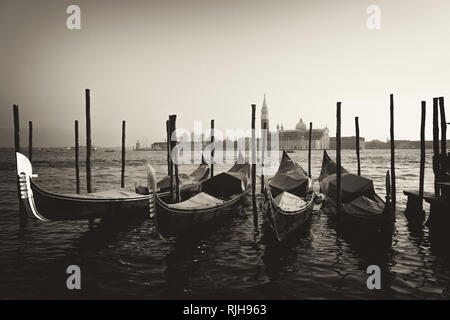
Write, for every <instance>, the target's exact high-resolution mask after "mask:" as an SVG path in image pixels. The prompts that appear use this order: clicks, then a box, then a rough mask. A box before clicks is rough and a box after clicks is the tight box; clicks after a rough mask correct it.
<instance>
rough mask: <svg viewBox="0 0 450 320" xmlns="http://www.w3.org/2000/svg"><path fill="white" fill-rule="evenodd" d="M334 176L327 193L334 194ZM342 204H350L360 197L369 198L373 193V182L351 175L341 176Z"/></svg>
mask: <svg viewBox="0 0 450 320" xmlns="http://www.w3.org/2000/svg"><path fill="white" fill-rule="evenodd" d="M336 190H337V188H336V176H335V177H334V179H333V180H331V181H330V185H329V187H328V191H329V193H330V192H331V194H336ZM341 190H342V191H341V192H342V193H341V194H342V195H341V198H342V203H347V202H350V201H352V200H354V199H356V198H357V197H359V196H361V195H365V196H370V195H373V194H374V193H375V190H374V187H373V181H372V180H370V179H367V178H364V177H360V176H357V175H355V174H353V173H348V172H347V173H344V174H342V180H341Z"/></svg>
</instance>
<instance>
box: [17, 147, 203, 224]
mask: <svg viewBox="0 0 450 320" xmlns="http://www.w3.org/2000/svg"><path fill="white" fill-rule="evenodd" d="M16 156H17V174H18V178H19V184H20V189H21V200H20V201H21V204H22V207H23V209H24V210H25V211H26V212H27V213H28V214H30V215H33V216H35V217H36V218H38V219H39V220H42V221H67V220H85V219H98V218H100V219H103V218H113V217H117V216H121V215H129V214H141V215H147V214H149V213H150V207H151V206H152V201H151V200H150V196H149V195H141V194H137V193H135V192H131V191H126V190H124V189H118V190H109V191H106V192H99V193H91V194H85V195H79V194H57V193H53V192H49V191H46V190H44V189H42V188H40V187H39V186H38V185H37V184H35V183H34V182H33V181H32V178H33V176H34V175H33V173H32V166H31V163H30V161H29V160H28V159H27V157H25V156H24V155H22V154H20V153H17V155H16ZM197 190H198V185H190V186H187V187H185V188H183V189H181V197H182V198H187V197H189V196H190V195H192V193H195V192H196V191H197ZM160 197H161V199H164V200H166V201H169V200H170V192H163V193H160Z"/></svg>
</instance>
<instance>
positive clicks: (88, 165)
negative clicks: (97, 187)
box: [86, 89, 92, 193]
mask: <svg viewBox="0 0 450 320" xmlns="http://www.w3.org/2000/svg"><path fill="white" fill-rule="evenodd" d="M91 151H92V139H91V91H90V90H89V89H86V188H87V192H88V193H91V192H92V185H91Z"/></svg>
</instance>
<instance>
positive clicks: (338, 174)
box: [336, 102, 342, 216]
mask: <svg viewBox="0 0 450 320" xmlns="http://www.w3.org/2000/svg"><path fill="white" fill-rule="evenodd" d="M341 169H342V167H341V103H340V102H338V103H337V106H336V209H337V214H338V216H340V214H341V206H342V200H341V179H342V171H341Z"/></svg>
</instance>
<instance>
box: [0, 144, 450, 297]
mask: <svg viewBox="0 0 450 320" xmlns="http://www.w3.org/2000/svg"><path fill="white" fill-rule="evenodd" d="M111 156H113V159H111ZM114 156H116V155H115V154H114V153H112V155H111V153H103V152H96V153H94V159H93V173H94V175H93V178H94V181H93V184H94V187H95V190H101V189H108V188H111V187H117V184H118V183H117V181H120V179H119V175H120V157H119V155H118V154H117V157H116V158H117V159H116V158H114ZM165 156H166V155H165V153H164V152H134V153H129V154H127V159H129V160H127V177H126V183H127V186H128V187H129V188H133V185H134V181H137V180H141V181H142V180H144V179H143V177H145V163H146V162H147V161H150V162H151V163H152V164H155V168H156V171H157V174H159V175H163V174H164V173H165V172H166V168H165V163H166V161H165ZM292 156H293V158H294V159H295V160H297V161H300V162H303V161H304V160H305V159H306V157H307V153H303V152H297V153H295V154H293V155H292ZM354 157H355V156H354V152H350V151H349V152H346V151H343V157H342V159H343V165H344V166H345V167H347V168H350V169H351V168H352V167H353V163H354ZM397 157H398V158H397V166H398V168H397V188H398V191H399V192H400V193H401V191H402V190H403V189H406V188H411V187H415V186H416V184H417V180H418V170H417V168H414V167H412V166H411V165H410V164H411V161H412V160H414V159H416V158H417V151H415V150H414V151H409V150H399V151H398V154H397ZM34 158H35V159H36V161H35V167H36V170H37V173H40V174H41V177H42V178H40V179H41V180H40V182H41V184H42V185H43V186H45V187H48V188H49V189H50V190H53V191H63V192H73V190H74V188H73V186H74V183H75V180H74V177H73V155H72V153H71V152H66V151H61V152H52V153H42V152H36V153H35V154H34ZM12 160H13V154H12V153H11V154H9V153H8V152H4V151H0V168H1V169H0V170H2V172H1V173H2V176H5V178H4V183H3V184H1V185H0V192H1V193H2V198H0V214H1V216H2V228H1V230H0V266H1V271H2V277H0V287H1V288H2V290H0V297H1V298H27V297H40V298H57V297H60V298H61V297H62V298H80V297H82V298H93V297H94V298H118V297H122V298H150V299H151V298H224V299H228V298H271V299H289V298H291V299H302V298H344V299H353V298H369V299H371V298H433V299H434V298H441V299H442V298H447V299H448V298H450V296H449V288H450V257H449V252H450V251H449V250H448V243H450V242H449V240H448V237H447V238H445V237H443V235H442V234H435V233H429V230H428V228H427V227H423V226H422V225H419V226H413V225H409V224H408V223H407V221H406V219H405V218H404V216H403V214H402V213H401V211H402V208H404V206H405V200H406V199H404V198H403V197H402V196H401V195H400V194H399V195H398V197H397V198H398V200H399V204H398V213H397V221H396V224H395V228H394V229H393V230H392V232H391V233H387V234H378V233H370V232H362V230H359V229H357V228H356V229H352V228H351V227H350V226H347V225H344V228H343V227H342V226H340V225H338V224H337V223H336V221H335V219H334V217H333V215H332V214H328V213H326V212H324V211H323V210H316V211H315V212H314V214H313V216H312V218H311V221H310V223H309V224H307V225H305V226H304V228H302V229H300V230H299V231H298V233H297V234H296V235H295V236H293V237H292V238H290V239H289V241H287V242H286V243H283V244H279V243H278V242H277V241H276V239H275V236H274V234H273V233H272V231H271V229H270V227H269V226H268V225H267V224H266V223H265V222H264V219H263V217H262V213H261V208H260V203H259V201H257V203H256V204H257V208H256V209H257V210H256V215H255V214H254V213H255V211H254V208H253V203H252V201H251V200H250V199H248V200H247V202H245V203H243V205H242V206H241V207H240V208H237V210H236V211H235V212H233V214H231V215H230V216H229V217H226V218H225V219H224V220H223V221H221V222H220V223H215V224H212V225H210V226H208V227H207V228H203V229H201V230H198V231H196V232H195V233H191V234H189V235H184V236H181V237H179V238H176V239H169V241H167V240H164V239H161V238H160V237H159V236H158V234H157V233H156V232H155V225H154V221H153V220H151V219H150V218H148V217H142V218H138V219H129V220H122V221H120V222H117V221H116V222H114V221H102V222H98V223H96V224H95V225H94V227H93V228H92V229H89V226H88V223H87V222H86V221H79V222H51V223H41V222H39V221H36V220H32V219H29V221H28V224H27V225H26V226H23V227H22V228H21V227H20V224H19V215H18V212H17V197H16V193H15V187H16V180H15V175H14V172H13V170H14V167H13V166H11V165H10V163H11V161H12ZM321 160H322V152H321V151H313V155H312V165H313V168H312V169H313V175H315V176H317V175H318V173H319V172H320V165H321ZM430 160H431V159H427V172H432V171H431V170H430V169H429V168H430V166H431V161H430ZM361 162H362V165H363V166H362V169H363V172H362V174H363V175H364V176H368V177H371V178H373V179H374V183H375V188H376V189H377V192H379V193H380V195H383V193H384V172H385V169H386V168H388V167H389V155H388V154H386V153H385V152H384V151H382V150H380V151H378V150H374V151H372V150H370V151H369V150H364V151H363V152H362V157H361ZM230 166H231V164H230V165H219V164H217V165H216V168H215V169H216V172H221V171H225V170H228V169H229V167H230ZM192 169H193V167H192V166H188V165H187V166H181V167H180V170H181V172H182V173H189V172H191V171H192ZM44 173H45V174H44ZM81 178H82V181H84V180H83V176H82V177H81ZM432 187H433V179H432V177H431V176H428V175H427V176H426V179H425V189H426V190H431V189H432ZM55 189H57V190H55ZM257 190H258V191H259V190H260V186H259V185H258V186H257ZM445 235H447V236H448V232H446V233H444V236H445ZM443 239H444V240H443ZM445 239H447V240H445ZM71 264H77V265H79V266H80V267H81V270H82V290H81V292H69V291H68V290H67V289H66V286H65V282H66V279H67V274H66V268H67V266H69V265H71ZM371 264H377V265H379V266H380V267H381V270H382V288H383V290H381V291H377V292H374V291H369V290H368V289H367V287H366V280H367V277H368V275H367V273H366V269H367V266H369V265H371Z"/></svg>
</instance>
